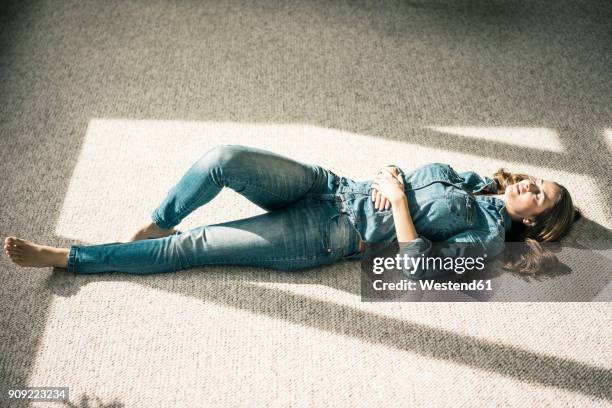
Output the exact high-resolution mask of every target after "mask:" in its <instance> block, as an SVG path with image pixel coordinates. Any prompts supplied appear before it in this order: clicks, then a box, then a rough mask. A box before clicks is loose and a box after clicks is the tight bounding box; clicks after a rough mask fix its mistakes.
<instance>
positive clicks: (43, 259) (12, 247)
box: [4, 237, 69, 268]
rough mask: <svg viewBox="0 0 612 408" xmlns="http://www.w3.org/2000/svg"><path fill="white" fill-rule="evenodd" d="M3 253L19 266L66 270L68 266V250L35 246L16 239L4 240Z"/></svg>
mask: <svg viewBox="0 0 612 408" xmlns="http://www.w3.org/2000/svg"><path fill="white" fill-rule="evenodd" d="M4 252H5V253H6V254H7V255H8V257H9V258H10V259H11V261H13V262H14V263H15V264H17V265H19V266H30V267H34V268H44V267H49V266H55V267H58V268H66V267H67V265H68V252H69V251H68V249H66V248H55V247H50V246H46V245H37V244H34V243H32V242H30V241H26V240H23V239H19V238H17V237H7V238H6V239H5V240H4Z"/></svg>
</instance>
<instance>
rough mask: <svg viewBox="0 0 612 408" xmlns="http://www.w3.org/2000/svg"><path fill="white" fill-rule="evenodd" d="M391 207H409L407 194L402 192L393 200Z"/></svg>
mask: <svg viewBox="0 0 612 408" xmlns="http://www.w3.org/2000/svg"><path fill="white" fill-rule="evenodd" d="M391 206H392V207H397V208H399V207H403V206H405V207H408V199H407V198H406V194H405V193H404V192H403V191H402V192H401V193H399V194H397V196H396V197H393V199H392V200H391Z"/></svg>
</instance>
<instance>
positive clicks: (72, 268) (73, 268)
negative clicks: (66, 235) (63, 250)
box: [66, 245, 77, 274]
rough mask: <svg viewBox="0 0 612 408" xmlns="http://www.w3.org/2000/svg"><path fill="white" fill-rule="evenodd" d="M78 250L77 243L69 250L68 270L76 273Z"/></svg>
mask: <svg viewBox="0 0 612 408" xmlns="http://www.w3.org/2000/svg"><path fill="white" fill-rule="evenodd" d="M76 251H77V247H76V246H75V245H73V246H71V247H70V251H69V252H68V264H67V265H66V266H67V268H66V269H67V270H68V272H72V273H74V274H76V273H77V271H76V265H75V262H76Z"/></svg>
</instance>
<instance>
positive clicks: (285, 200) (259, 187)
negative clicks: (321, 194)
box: [226, 177, 303, 205]
mask: <svg viewBox="0 0 612 408" xmlns="http://www.w3.org/2000/svg"><path fill="white" fill-rule="evenodd" d="M226 180H227V181H230V182H233V181H237V182H241V181H242V180H238V179H236V178H232V177H228V178H227V179H226ZM244 183H245V184H246V185H247V186H249V187H251V186H253V187H255V188H257V189H259V190H261V191H264V192H265V193H267V194H270V195H271V196H274V197H276V198H278V199H281V200H283V201H284V202H285V204H286V205H288V204H291V203H292V202H293V201H291V200H289V199H288V198H286V197H282V196H280V195H278V194H276V193H274V192H272V191H270V190H268V189H267V188H265V187H263V186H262V185H261V184H258V183H251V182H249V183H247V182H244ZM302 196H303V195H302ZM302 196H300V198H301V197H302ZM298 199H299V198H298ZM298 199H296V201H297V200H298Z"/></svg>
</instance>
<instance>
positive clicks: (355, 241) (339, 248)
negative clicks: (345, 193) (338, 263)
mask: <svg viewBox="0 0 612 408" xmlns="http://www.w3.org/2000/svg"><path fill="white" fill-rule="evenodd" d="M324 247H325V252H327V253H328V254H330V255H332V256H335V257H338V258H345V257H351V256H354V255H355V254H356V253H358V252H359V234H358V233H357V231H356V230H355V227H353V225H352V224H351V221H350V220H349V217H348V215H347V214H336V215H334V216H333V217H331V218H330V219H329V221H328V222H327V226H326V230H325V242H324Z"/></svg>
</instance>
